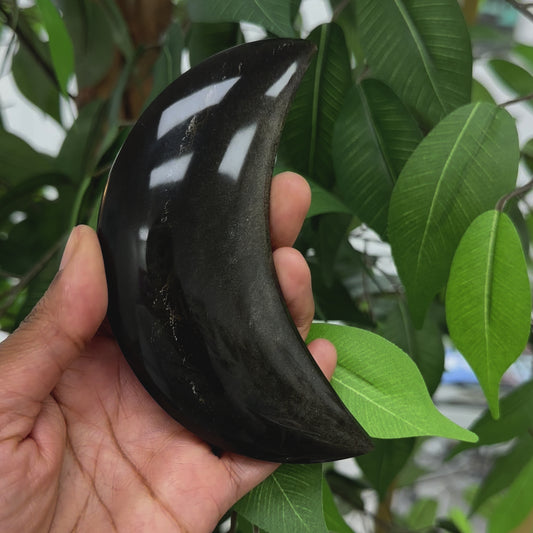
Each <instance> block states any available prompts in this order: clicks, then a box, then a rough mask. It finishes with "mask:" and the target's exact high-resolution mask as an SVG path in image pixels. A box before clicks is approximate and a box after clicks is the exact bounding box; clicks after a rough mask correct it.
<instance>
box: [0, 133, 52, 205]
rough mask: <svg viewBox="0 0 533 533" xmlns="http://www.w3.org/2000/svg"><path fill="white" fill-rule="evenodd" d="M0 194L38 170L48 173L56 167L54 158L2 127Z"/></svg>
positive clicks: (0, 137) (0, 139)
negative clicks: (38, 150)
mask: <svg viewBox="0 0 533 533" xmlns="http://www.w3.org/2000/svg"><path fill="white" fill-rule="evenodd" d="M0 146H1V147H2V149H1V150H0V194H1V193H2V190H3V189H4V188H5V187H11V186H14V185H16V184H19V183H21V182H22V181H24V180H26V179H28V178H30V177H31V176H33V175H34V174H35V173H36V172H37V173H43V174H44V173H47V172H51V171H52V170H54V168H55V167H56V164H55V161H54V158H52V157H50V156H49V155H46V154H41V153H40V152H37V151H36V150H34V149H33V148H32V147H31V146H30V145H29V144H27V143H26V142H25V141H23V140H22V139H21V138H20V137H17V136H16V135H14V134H13V133H9V132H8V131H6V130H5V129H3V128H2V127H0Z"/></svg>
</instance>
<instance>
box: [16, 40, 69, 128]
mask: <svg viewBox="0 0 533 533" xmlns="http://www.w3.org/2000/svg"><path fill="white" fill-rule="evenodd" d="M32 42H33V48H34V49H35V50H36V51H37V53H38V54H39V56H40V57H41V58H42V63H41V62H39V61H37V60H36V59H35V56H34V55H33V54H32V53H31V52H30V51H29V49H28V48H27V47H26V46H25V45H24V44H21V45H20V46H19V49H18V51H17V53H16V54H15V55H14V57H13V62H12V67H11V69H12V73H13V78H14V79H15V82H16V84H17V87H18V88H19V90H20V92H21V93H22V94H23V95H24V96H25V97H26V98H27V99H28V100H29V101H30V102H31V103H32V104H35V105H36V106H37V107H38V108H39V109H41V110H42V111H44V112H45V113H46V114H48V115H50V116H51V117H52V118H53V119H54V120H56V121H57V122H58V123H59V124H61V115H60V112H59V95H60V93H59V89H58V86H57V84H56V83H55V82H54V74H53V71H52V69H51V67H50V66H49V63H50V60H49V57H50V52H49V50H48V48H47V46H46V44H45V43H43V42H41V41H39V40H38V39H32ZM43 63H44V65H47V66H46V67H45V66H43Z"/></svg>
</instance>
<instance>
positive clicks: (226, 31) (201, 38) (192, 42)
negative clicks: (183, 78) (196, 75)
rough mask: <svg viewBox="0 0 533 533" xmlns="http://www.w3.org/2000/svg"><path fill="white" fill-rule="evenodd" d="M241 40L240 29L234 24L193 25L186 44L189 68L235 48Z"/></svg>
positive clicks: (198, 23) (199, 23)
mask: <svg viewBox="0 0 533 533" xmlns="http://www.w3.org/2000/svg"><path fill="white" fill-rule="evenodd" d="M242 40H243V36H242V33H241V28H240V26H239V24H238V23H236V22H220V23H218V24H203V23H201V22H197V23H193V24H192V25H191V31H190V33H189V40H188V42H187V46H188V47H189V60H190V63H191V66H194V65H197V64H198V63H200V62H201V61H203V60H204V59H206V58H208V57H210V56H212V55H213V54H216V53H217V52H220V51H222V50H225V49H226V48H230V47H231V46H235V45H236V44H237V43H238V42H241V41H242Z"/></svg>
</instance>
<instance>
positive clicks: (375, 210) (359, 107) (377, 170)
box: [333, 79, 422, 236]
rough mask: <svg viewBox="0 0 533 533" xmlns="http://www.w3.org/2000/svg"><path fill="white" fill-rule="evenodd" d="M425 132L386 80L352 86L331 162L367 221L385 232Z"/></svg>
mask: <svg viewBox="0 0 533 533" xmlns="http://www.w3.org/2000/svg"><path fill="white" fill-rule="evenodd" d="M421 140H422V132H421V131H420V129H419V128H418V125H417V124H416V122H415V121H414V119H413V117H412V116H411V115H410V113H409V112H408V111H407V109H406V108H405V106H404V105H403V103H402V102H401V101H400V100H399V99H398V97H397V96H396V95H395V94H394V93H393V92H392V90H391V89H390V88H389V87H387V86H386V85H385V84H383V83H381V82H380V81H378V80H372V79H369V80H364V81H362V82H361V83H360V84H359V85H357V86H355V87H352V88H351V89H350V91H349V92H348V94H347V95H346V99H345V101H344V105H343V107H342V109H341V112H340V115H339V118H338V119H337V122H336V124H335V130H334V135H333V161H334V165H335V174H336V176H337V187H338V190H339V192H340V194H341V195H342V198H343V199H344V201H345V202H346V204H347V205H348V206H349V207H350V208H351V209H352V210H353V213H355V214H356V215H357V216H358V217H359V218H360V219H361V220H362V221H363V222H366V224H368V225H369V226H370V227H371V228H373V229H374V230H376V231H377V232H378V233H379V234H380V235H381V236H385V233H386V228H387V217H388V212H389V201H390V196H391V194H392V189H393V187H394V184H395V183H396V180H397V178H398V175H399V173H400V172H401V170H402V168H403V166H404V165H405V162H406V161H407V160H408V159H409V156H410V155H411V153H412V152H413V150H414V149H415V148H416V146H417V145H418V144H419V143H420V141H421Z"/></svg>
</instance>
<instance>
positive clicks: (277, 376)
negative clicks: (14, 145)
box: [98, 39, 371, 463]
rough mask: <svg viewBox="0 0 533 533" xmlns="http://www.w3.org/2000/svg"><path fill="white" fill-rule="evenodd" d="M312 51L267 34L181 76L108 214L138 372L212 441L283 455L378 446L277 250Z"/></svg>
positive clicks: (115, 303) (103, 227) (121, 172)
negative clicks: (321, 356) (286, 162)
mask: <svg viewBox="0 0 533 533" xmlns="http://www.w3.org/2000/svg"><path fill="white" fill-rule="evenodd" d="M313 53H314V45H312V44H311V43H309V42H306V41H301V40H289V39H280V40H278V39H275V40H266V41H260V42H255V43H250V44H245V45H242V46H237V47H235V48H232V49H229V50H227V51H225V52H222V53H220V54H217V55H215V56H213V57H211V58H209V59H208V60H206V61H205V62H203V63H201V64H200V65H198V66H196V67H195V68H193V69H191V70H189V71H188V72H186V73H185V74H183V75H182V76H180V77H179V78H178V79H177V80H176V81H175V82H173V83H172V84H171V85H169V86H168V87H167V88H166V89H165V90H164V91H163V92H162V93H161V94H160V95H159V96H158V97H157V98H156V99H155V100H154V101H153V103H152V104H151V105H150V106H149V107H148V108H147V109H146V111H145V112H144V113H143V114H142V116H141V117H140V119H139V120H138V121H137V123H136V124H135V126H134V127H133V129H132V130H131V133H130V134H129V136H128V138H127V139H126V141H125V143H124V145H123V147H122V149H121V151H120V153H119V155H118V156H117V159H116V161H115V163H114V165H113V168H112V170H111V172H110V176H109V181H108V184H107V187H106V191H105V193H104V197H103V200H102V207H101V211H100V219H99V223H98V235H99V238H100V242H101V246H102V251H103V254H104V261H105V268H106V276H107V281H108V291H109V309H108V316H109V320H110V322H111V326H112V329H113V332H114V334H115V336H116V338H117V340H118V343H119V345H120V347H121V349H122V351H123V352H124V355H125V357H126V359H127V361H128V362H129V364H130V365H131V367H132V368H133V370H134V372H135V373H136V375H137V377H138V378H139V380H140V381H141V383H142V384H143V385H144V387H145V388H146V389H147V390H148V392H149V393H150V394H151V396H152V397H153V398H154V399H155V400H156V401H157V402H158V403H159V404H160V405H161V406H162V407H163V408H164V409H165V410H166V411H167V412H168V413H169V414H170V415H171V416H172V417H174V418H175V419H176V420H177V421H178V422H180V423H181V424H183V425H184V426H185V427H186V428H188V429H189V430H190V431H192V432H194V433H196V434H197V435H198V436H199V437H201V438H202V439H204V440H205V441H206V442H208V443H210V444H211V445H212V446H213V447H216V448H218V449H220V450H225V451H232V452H237V453H239V454H243V455H247V456H250V457H255V458H258V459H264V460H268V461H277V462H295V463H307V462H323V461H332V460H335V459H340V458H344V457H351V456H355V455H360V454H362V453H365V452H368V451H369V450H370V448H371V443H370V440H369V438H368V436H367V434H366V433H365V431H364V430H363V429H362V427H361V426H360V425H359V424H358V422H357V421H356V420H355V419H354V418H353V417H352V415H351V414H350V413H349V412H348V410H347V409H346V408H345V406H344V405H343V403H342V402H341V401H340V400H339V398H338V396H337V395H336V394H335V392H334V391H333V389H332V388H331V386H330V384H329V383H328V381H327V380H326V379H325V377H324V376H323V374H322V372H321V371H320V369H319V368H318V366H317V365H316V363H315V362H314V360H313V358H312V357H311V355H310V353H309V351H308V349H307V347H306V345H305V343H304V342H303V341H302V339H301V338H300V335H299V333H298V331H297V329H296V327H295V326H294V323H293V322H292V320H291V317H290V315H289V313H288V311H287V308H286V305H285V302H284V300H283V296H282V295H281V292H280V288H279V285H278V282H277V278H276V273H275V270H274V266H273V261H272V251H271V245H270V236H269V223H268V210H269V194H270V183H271V176H272V168H273V164H274V158H275V154H276V149H277V145H278V142H279V137H280V133H281V129H282V125H283V120H284V118H285V115H286V113H287V110H288V107H289V104H290V102H291V99H292V97H293V95H294V93H295V91H296V89H297V87H298V85H299V83H300V81H301V79H302V76H303V74H304V72H305V70H306V69H307V66H308V64H309V62H310V61H311V57H312V55H313Z"/></svg>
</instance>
